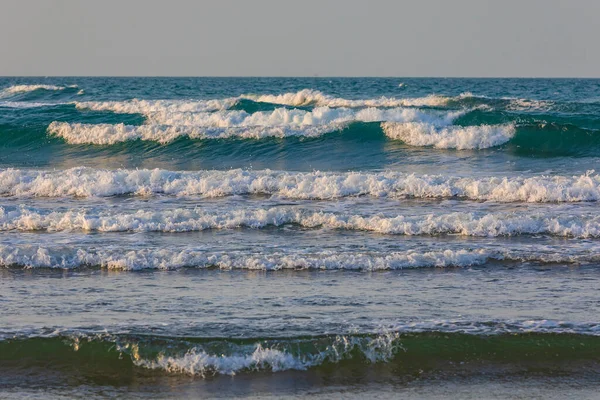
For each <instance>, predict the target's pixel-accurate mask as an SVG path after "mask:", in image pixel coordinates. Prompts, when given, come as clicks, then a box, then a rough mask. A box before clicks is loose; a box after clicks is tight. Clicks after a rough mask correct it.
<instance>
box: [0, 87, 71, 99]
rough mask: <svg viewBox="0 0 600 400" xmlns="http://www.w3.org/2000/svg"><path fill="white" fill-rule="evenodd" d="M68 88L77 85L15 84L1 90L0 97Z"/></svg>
mask: <svg viewBox="0 0 600 400" xmlns="http://www.w3.org/2000/svg"><path fill="white" fill-rule="evenodd" d="M68 88H73V89H75V88H77V85H71V86H56V85H14V86H10V87H7V88H4V89H2V90H1V91H0V97H6V96H10V95H13V94H17V93H28V92H34V91H36V90H49V91H59V90H65V89H68Z"/></svg>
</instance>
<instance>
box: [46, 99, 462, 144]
mask: <svg viewBox="0 0 600 400" xmlns="http://www.w3.org/2000/svg"><path fill="white" fill-rule="evenodd" d="M461 114H462V112H451V113H425V112H423V111H420V110H416V109H407V108H395V109H376V108H366V109H361V110H354V109H348V108H338V109H336V108H329V107H319V108H316V109H314V110H312V111H305V110H298V109H295V110H290V109H285V108H280V109H276V110H274V111H272V112H256V113H253V114H249V113H247V112H245V111H220V112H212V113H204V112H202V113H181V112H175V113H170V112H161V113H149V114H148V123H147V124H146V125H141V126H133V125H124V124H116V125H111V124H97V125H91V124H78V123H64V122H53V123H51V124H50V126H49V127H48V132H49V133H50V134H53V135H56V136H59V137H62V138H64V139H65V140H67V141H68V142H69V143H73V144H82V143H90V144H114V143H117V142H122V141H127V140H138V139H140V140H152V141H158V142H161V143H167V142H170V141H173V140H175V139H177V138H180V137H183V136H187V137H190V138H193V139H209V138H229V137H240V138H253V139H260V138H264V137H273V136H275V137H286V136H308V137H314V136H319V135H322V134H324V133H328V132H332V131H336V130H339V129H341V128H343V127H345V126H346V125H347V124H349V123H352V122H379V121H403V122H404V121H427V122H428V123H430V124H432V125H436V126H439V125H447V124H450V123H451V122H452V121H453V120H454V119H455V118H457V117H458V116H460V115H461Z"/></svg>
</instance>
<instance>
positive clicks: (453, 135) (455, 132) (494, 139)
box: [381, 122, 516, 150]
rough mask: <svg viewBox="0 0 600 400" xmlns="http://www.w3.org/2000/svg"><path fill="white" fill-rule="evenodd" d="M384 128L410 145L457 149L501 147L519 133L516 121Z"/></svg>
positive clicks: (383, 127)
mask: <svg viewBox="0 0 600 400" xmlns="http://www.w3.org/2000/svg"><path fill="white" fill-rule="evenodd" d="M381 128H382V129H383V131H384V132H385V134H386V136H388V137H389V138H391V139H398V140H402V141H403V142H404V143H406V144H408V145H411V146H433V147H435V148H437V149H458V150H465V149H487V148H489V147H495V146H499V145H501V144H504V143H506V142H508V141H509V140H510V139H512V138H513V137H514V135H515V132H516V130H515V126H514V125H513V124H508V125H479V126H464V127H463V126H449V127H444V128H438V127H436V126H435V125H432V124H427V123H421V122H408V123H394V122H384V123H382V124H381Z"/></svg>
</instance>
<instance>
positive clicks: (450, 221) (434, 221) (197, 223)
mask: <svg viewBox="0 0 600 400" xmlns="http://www.w3.org/2000/svg"><path fill="white" fill-rule="evenodd" d="M288 224H294V225H299V226H302V227H304V228H324V229H343V230H357V231H367V232H376V233H381V234H392V235H443V234H457V235H465V236H483V237H496V236H514V235H532V234H547V235H555V236H563V237H577V238H595V237H600V217H599V216H595V215H577V216H573V215H561V214H555V215H553V214H552V213H548V212H546V213H543V214H531V213H525V214H523V213H489V214H482V215H479V214H475V213H465V212H453V213H448V214H428V215H417V216H413V215H411V216H405V215H397V216H390V217H387V216H381V215H376V216H363V215H345V214H336V213H330V212H315V211H310V210H306V209H302V208H298V207H273V208H268V209H258V210H247V209H237V210H235V209H234V210H226V211H222V212H206V211H203V210H202V209H185V208H176V209H173V210H168V211H144V210H138V211H136V212H133V213H116V214H112V213H99V214H98V213H94V212H91V211H76V210H74V211H65V212H59V211H55V212H51V213H44V212H39V211H37V210H35V209H27V208H23V207H21V208H17V209H8V208H5V207H0V231H12V230H17V231H36V230H44V231H49V232H54V231H74V230H82V231H98V232H125V231H136V232H156V231H157V232H190V231H203V230H207V229H237V228H252V229H260V228H265V227H268V226H276V227H277V226H283V225H288Z"/></svg>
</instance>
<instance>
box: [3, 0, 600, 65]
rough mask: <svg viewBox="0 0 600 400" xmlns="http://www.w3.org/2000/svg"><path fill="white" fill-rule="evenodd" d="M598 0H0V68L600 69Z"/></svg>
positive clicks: (599, 8) (599, 9)
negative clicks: (0, 55)
mask: <svg viewBox="0 0 600 400" xmlns="http://www.w3.org/2000/svg"><path fill="white" fill-rule="evenodd" d="M599 16H600V1H599V0H568V1H567V0H518V1H517V0H411V1H404V0H368V1H367V0H296V1H289V0H237V1H235V0H169V1H166V0H0V54H2V57H1V60H0V75H17V76H24V75H36V76H52V75H59V76H75V75H85V76H100V75H102V76H132V75H133V76H401V77H409V76H425V77H433V76H435V77H454V76H458V77H462V76H467V77H600V51H598V50H599V49H600V44H599V43H598V40H599V38H600V23H599V22H598V18H599Z"/></svg>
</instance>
